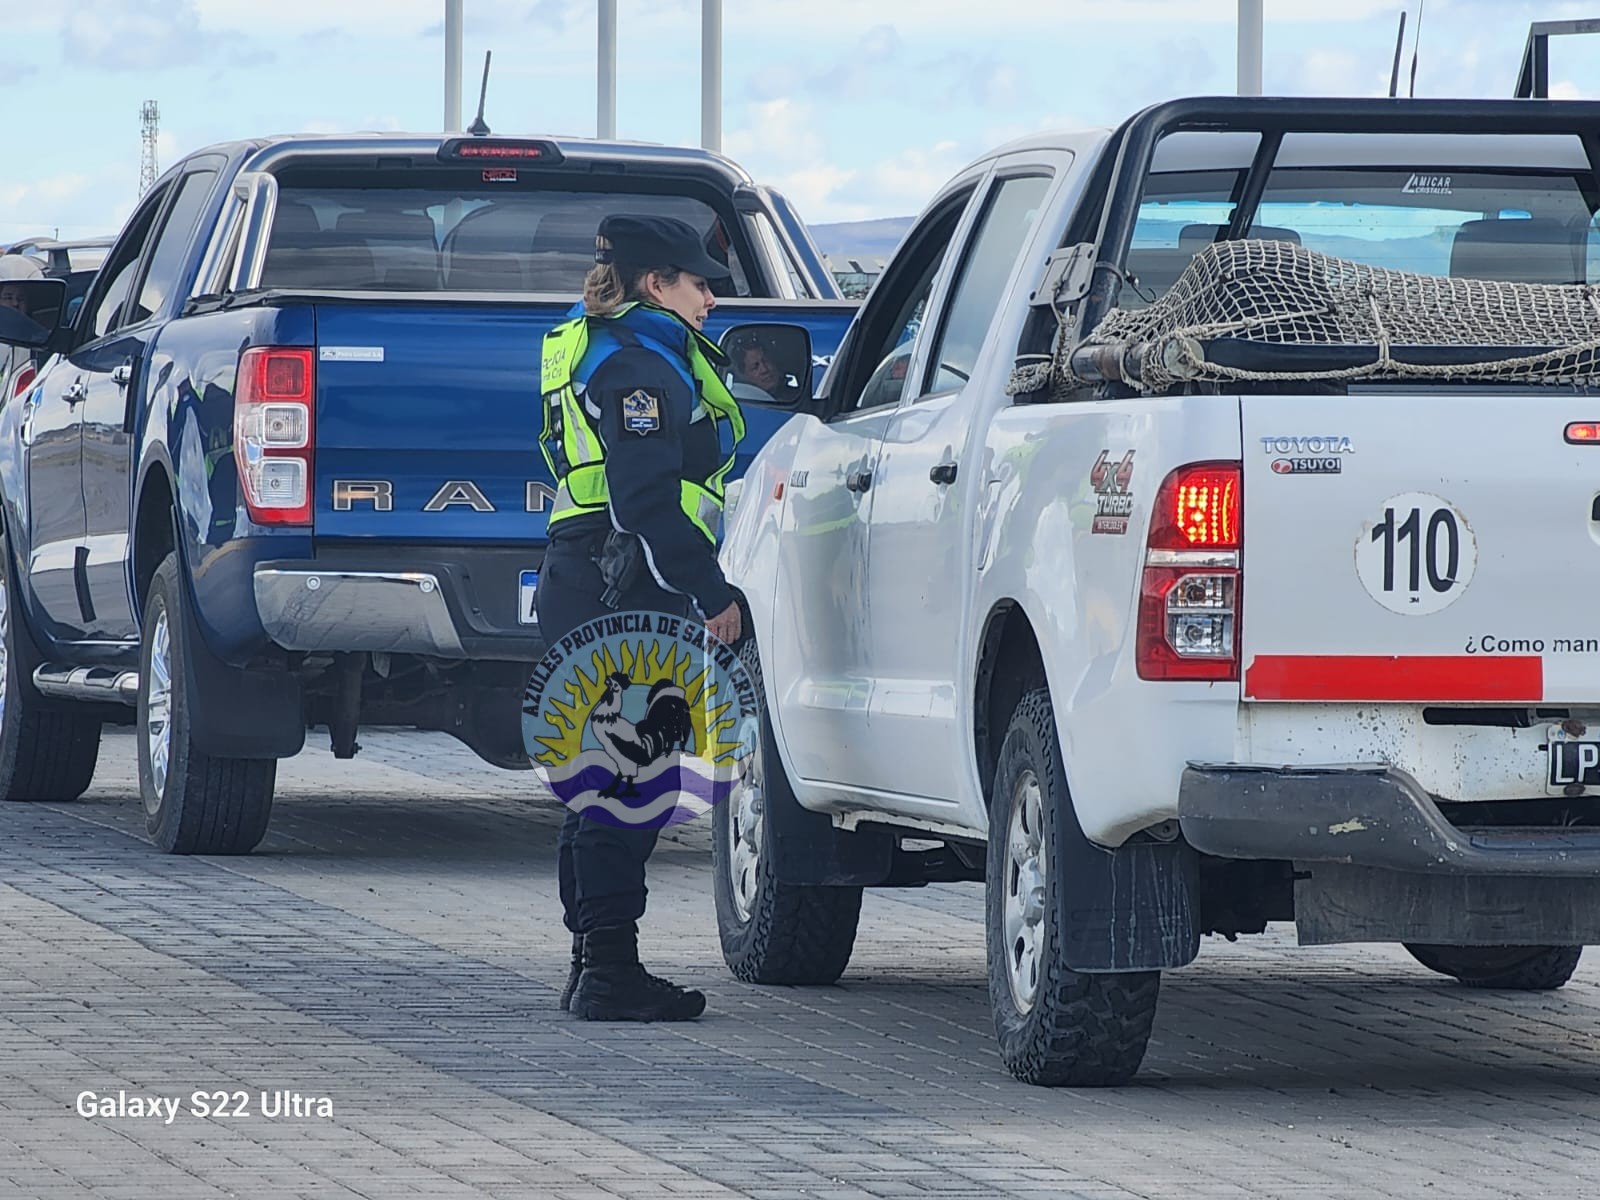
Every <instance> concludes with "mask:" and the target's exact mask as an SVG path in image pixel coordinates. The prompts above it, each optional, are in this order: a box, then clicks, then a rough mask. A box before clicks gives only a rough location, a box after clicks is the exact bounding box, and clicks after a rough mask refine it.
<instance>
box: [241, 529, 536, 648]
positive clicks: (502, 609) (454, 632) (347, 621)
mask: <svg viewBox="0 0 1600 1200" xmlns="http://www.w3.org/2000/svg"><path fill="white" fill-rule="evenodd" d="M540 557H541V555H540V554H539V552H537V551H535V552H533V553H531V554H530V553H528V552H526V551H513V552H511V554H510V555H507V554H505V553H503V552H499V551H478V552H474V553H473V554H471V555H470V556H467V557H454V556H452V557H445V556H443V555H439V556H433V555H427V556H423V555H409V554H399V553H394V552H393V550H392V549H391V550H390V551H389V552H388V553H382V554H378V555H375V554H351V555H341V554H328V555H323V554H319V555H318V556H317V557H316V558H315V559H312V560H278V561H272V562H264V563H260V564H258V565H257V566H256V568H255V572H254V575H253V577H252V585H253V590H254V593H255V602H256V609H257V612H258V613H259V614H260V617H261V624H262V626H263V628H265V629H266V631H267V636H268V637H270V638H271V639H272V641H273V642H274V643H276V644H277V645H279V646H281V647H283V649H285V650H296V651H324V652H329V651H368V652H373V653H388V654H418V655H424V656H427V657H432V658H445V659H474V660H478V659H487V660H500V661H511V662H536V661H537V660H538V659H539V658H540V657H541V656H542V655H543V654H544V649H545V645H544V639H543V638H542V637H541V636H540V635H539V627H538V626H537V625H523V624H520V623H518V622H517V619H516V618H517V595H516V587H517V584H516V581H517V568H518V567H536V566H537V564H538V560H539V558H540ZM502 560H504V561H502ZM530 560H531V561H530Z"/></svg>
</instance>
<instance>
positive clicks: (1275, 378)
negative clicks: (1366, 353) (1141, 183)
mask: <svg viewBox="0 0 1600 1200" xmlns="http://www.w3.org/2000/svg"><path fill="white" fill-rule="evenodd" d="M1057 319H1058V322H1060V325H1061V328H1060V332H1059V335H1058V336H1057V338H1056V341H1055V348H1054V352H1053V355H1052V358H1051V361H1050V362H1049V363H1048V364H1044V363H1039V362H1029V363H1026V364H1019V366H1018V367H1017V368H1016V369H1015V370H1014V371H1013V372H1012V374H1011V378H1010V380H1009V382H1008V386H1007V389H1006V390H1007V393H1008V394H1012V395H1016V394H1020V393H1023V392H1036V391H1041V390H1044V389H1045V388H1047V387H1049V388H1052V389H1070V388H1073V387H1077V386H1081V385H1082V384H1084V383H1086V382H1097V381H1098V380H1099V378H1103V377H1096V378H1095V379H1087V378H1084V377H1082V376H1080V375H1079V374H1078V373H1077V372H1076V371H1074V369H1073V359H1074V358H1075V357H1077V356H1080V355H1081V354H1082V352H1083V351H1085V350H1092V349H1095V348H1102V350H1103V351H1104V352H1109V361H1111V362H1113V363H1116V364H1120V365H1121V367H1122V368H1123V369H1122V371H1121V373H1122V377H1123V378H1124V379H1126V380H1128V381H1129V382H1135V383H1136V384H1137V386H1138V387H1139V389H1140V390H1141V391H1144V392H1160V391H1165V390H1167V389H1169V388H1171V387H1173V386H1174V385H1176V384H1180V383H1187V382H1191V381H1196V380H1204V381H1212V382H1234V381H1253V382H1280V381H1293V380H1329V381H1332V380H1349V379H1379V378H1396V379H1404V378H1429V379H1459V380H1483V381H1494V382H1507V383H1509V382H1517V383H1585V382H1591V381H1600V289H1597V288H1596V287H1594V286H1591V285H1589V284H1546V283H1510V282H1501V281H1498V280H1487V279H1463V278H1454V277H1446V276H1440V275H1422V274H1416V273H1412V272H1407V271H1395V270H1390V269H1388V268H1384V267H1371V266H1367V265H1366V264H1364V263H1357V262H1352V261H1350V260H1348V259H1342V258H1335V257H1333V256H1331V255H1327V254H1321V253H1319V252H1317V251H1315V250H1307V249H1305V248H1304V247H1303V246H1300V245H1297V244H1295V243H1293V242H1280V241H1253V240H1251V241H1227V242H1217V243H1214V244H1212V245H1209V246H1207V247H1205V248H1204V249H1202V250H1201V251H1200V252H1199V253H1197V254H1196V255H1195V256H1194V259H1193V261H1192V262H1190V264H1189V265H1188V267H1187V268H1186V269H1185V270H1184V272H1183V274H1182V275H1180V276H1179V277H1178V280H1177V282H1176V283H1174V284H1173V285H1172V287H1171V288H1170V289H1169V290H1168V291H1167V293H1166V294H1165V295H1164V296H1162V297H1160V298H1159V299H1158V300H1156V301H1155V302H1154V303H1152V304H1150V305H1149V306H1148V307H1144V308H1137V309H1113V310H1112V311H1111V312H1109V313H1108V314H1107V315H1106V317H1105V318H1104V320H1102V321H1101V322H1100V324H1099V325H1098V326H1097V327H1096V328H1095V330H1094V331H1093V332H1092V333H1091V334H1090V335H1089V336H1088V337H1087V338H1085V339H1083V341H1081V342H1078V343H1074V341H1073V339H1072V336H1071V332H1070V326H1069V323H1068V321H1067V319H1066V317H1065V316H1064V314H1060V313H1058V314H1057ZM1218 338H1227V339H1229V340H1230V343H1231V345H1232V347H1233V349H1234V354H1235V357H1242V358H1247V357H1248V352H1247V347H1248V344H1249V343H1255V344H1257V345H1261V346H1273V347H1295V346H1308V347H1309V346H1317V347H1342V346H1349V347H1371V348H1373V350H1374V353H1373V357H1372V359H1371V360H1370V361H1368V362H1364V363H1360V364H1357V365H1354V366H1349V367H1342V368H1336V369H1334V368H1330V369H1321V370H1311V369H1307V370H1293V369H1287V370H1284V369H1279V370H1259V369H1253V368H1250V367H1247V366H1238V365H1231V364H1226V363H1220V362H1215V361H1212V360H1211V359H1210V358H1208V357H1207V354H1206V347H1205V343H1206V342H1207V341H1208V340H1214V339H1218ZM1240 343H1245V344H1246V347H1245V350H1246V352H1245V353H1244V354H1242V355H1241V354H1240V353H1239V349H1240V347H1239V344H1240ZM1531 346H1538V347H1548V349H1541V350H1538V351H1535V352H1531V353H1527V354H1521V355H1517V356H1515V357H1510V358H1499V359H1484V360H1481V361H1469V362H1458V363H1447V364H1440V363H1421V362H1408V361H1406V359H1405V358H1404V357H1403V356H1401V355H1403V350H1402V351H1401V355H1397V353H1396V350H1395V348H1396V347H1402V348H1405V347H1428V348H1437V347H1474V348H1495V347H1507V348H1512V347H1531ZM1107 359H1108V355H1107V354H1106V353H1103V354H1102V355H1101V360H1102V362H1104V361H1107ZM1080 361H1081V359H1080ZM1130 368H1131V369H1130Z"/></svg>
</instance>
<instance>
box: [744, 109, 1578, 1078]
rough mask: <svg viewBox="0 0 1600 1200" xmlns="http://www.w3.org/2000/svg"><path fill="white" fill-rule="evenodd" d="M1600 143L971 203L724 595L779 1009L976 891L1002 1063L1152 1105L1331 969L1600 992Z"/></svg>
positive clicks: (770, 487) (1396, 129)
mask: <svg viewBox="0 0 1600 1200" xmlns="http://www.w3.org/2000/svg"><path fill="white" fill-rule="evenodd" d="M1597 129H1600V105H1593V104H1584V103H1579V102H1550V101H1534V100H1523V101H1504V102H1484V101H1404V100H1370V101H1369V100H1361V101H1355V100H1280V99H1271V100H1261V99H1239V98H1223V99H1212V100H1182V101H1173V102H1171V103H1168V104H1164V105H1160V106H1157V107H1155V108H1153V109H1150V110H1147V111H1145V112H1143V113H1141V114H1139V115H1138V116H1136V117H1134V118H1133V119H1131V120H1130V121H1128V122H1127V123H1125V124H1124V125H1122V126H1121V127H1120V128H1118V129H1107V130H1095V131H1090V132H1083V133H1073V134H1062V135H1055V136H1040V137H1034V138H1030V139H1027V140H1025V141H1021V142H1016V143H1012V144H1011V145H1008V146H1006V147H1004V148H1002V149H1000V150H997V151H995V152H994V153H993V154H991V155H989V156H987V157H985V158H983V159H981V160H979V161H978V162H975V163H973V164H972V165H971V166H970V167H969V168H967V169H966V170H964V171H963V172H962V173H961V174H959V175H958V176H956V177H955V178H954V179H953V180H951V181H950V183H949V184H948V185H947V186H946V187H945V188H944V189H943V190H942V191H941V192H940V193H939V195H938V196H937V198H936V199H935V200H934V201H933V203H932V204H931V206H930V207H929V208H928V209H927V210H926V212H925V213H924V214H923V215H922V216H921V218H920V219H919V221H918V222H917V224H916V225H915V227H914V228H913V229H912V231H911V232H910V233H909V234H908V236H907V238H906V239H905V241H904V242H903V243H902V245H901V247H900V248H899V250H898V251H897V253H896V254H895V256H894V259H893V261H892V262H891V263H890V265H889V266H888V268H887V270H886V271H885V272H884V274H883V276H882V277H881V278H880V280H879V281H878V283H877V284H876V286H875V287H874V289H873V291H872V294H871V296H870V297H869V299H868V300H867V302H866V304H865V305H864V307H863V308H862V310H861V311H860V312H859V314H858V315H857V316H856V318H855V320H854V323H853V324H852V326H851V328H850V331H849V333H848V335H847V336H846V338H845V341H844V342H843V344H842V345H841V348H840V350H839V352H838V355H837V356H836V358H835V360H834V362H833V364H832V367H831V369H830V372H829V375H828V377H827V379H826V380H825V382H824V385H823V388H822V392H823V395H822V396H821V397H820V398H819V401H818V402H817V403H816V404H815V405H814V406H813V407H812V409H811V410H810V411H809V412H807V413H805V414H803V415H799V416H796V417H794V418H792V419H791V420H790V422H789V424H788V425H786V426H785V427H784V428H783V429H782V430H781V431H780V432H779V434H778V436H776V437H775V438H773V439H772V441H771V442H769V443H768V444H767V446H766V447H765V448H764V449H763V450H762V452H761V453H760V455H759V456H758V457H757V458H756V459H755V461H754V463H753V465H752V467H751V469H750V471H749V472H748V474H747V476H746V478H745V481H744V484H743V490H742V494H741V497H740V499H739V502H738V505H737V508H736V511H735V513H734V515H733V517H732V518H731V521H730V524H729V528H728V533H727V539H726V544H725V547H724V549H723V554H722V557H723V562H724V564H725V567H726V569H727V571H728V574H729V577H730V579H731V580H732V581H733V582H734V583H735V585H736V586H737V587H738V588H739V589H741V592H742V595H743V597H744V600H745V603H746V605H747V606H748V610H749V617H750V621H749V628H750V629H751V631H752V636H751V638H750V640H749V641H748V642H747V643H746V645H745V647H744V653H745V656H746V660H747V662H749V663H750V665H751V666H752V667H753V668H755V669H757V670H759V671H760V673H761V676H762V680H763V688H762V691H763V696H764V701H765V704H766V709H767V711H766V714H765V716H766V718H767V719H766V721H765V725H764V734H763V740H762V743H761V752H760V754H759V755H758V756H757V760H756V761H755V762H754V764H753V769H752V771H751V773H750V777H749V779H748V781H747V786H746V787H744V788H743V789H742V790H740V791H739V792H737V793H736V796H735V799H733V800H732V801H730V803H728V804H727V805H724V806H723V808H722V810H721V811H720V814H719V815H718V816H717V818H716V822H717V826H716V830H715V834H716V837H715V846H716V854H717V863H718V870H717V910H718V918H719V925H720V932H721V937H722V945H723V950H724V954H725V957H726V959H727V962H728V963H729V965H730V967H731V968H732V969H733V971H734V972H735V973H736V974H737V975H738V976H739V977H741V978H744V979H747V980H752V981H757V982H768V983H827V982H832V981H833V980H835V979H837V978H838V976H839V975H840V973H841V972H842V971H843V970H844V968H845V966H846V964H847V962H848V960H849V956H850V953H851V949H852V943H853V940H854V937H855V930H856V921H857V916H858V913H859V910H860V904H861V893H862V888H863V887H866V886H907V885H911V886H914V885H917V884H919V883H924V882H927V881H936V880H960V879H970V880H985V881H986V885H987V947H988V963H989V979H990V993H991V997H992V1001H993V1006H994V1016H995V1025H996V1030H997V1033H998V1038H999V1044H1000V1049H1001V1053H1002V1057H1003V1059H1004V1061H1005V1063H1006V1065H1007V1067H1008V1068H1009V1069H1010V1070H1011V1071H1012V1072H1013V1073H1014V1074H1015V1075H1016V1076H1017V1077H1018V1078H1020V1079H1023V1080H1026V1081H1029V1082H1034V1083H1040V1084H1046V1085H1063V1084H1066V1085H1109V1084H1118V1083H1122V1082H1125V1081H1127V1080H1128V1079H1129V1078H1131V1077H1132V1076H1133V1075H1134V1073H1135V1072H1136V1071H1137V1069H1138V1066H1139V1063H1140V1061H1141V1058H1142V1056H1143V1054H1144V1050H1145V1045H1146V1041H1147V1039H1148V1036H1149V1033H1150V1029H1151V1022H1152V1019H1153V1015H1154V1012H1155V1006H1156V995H1157V989H1158V985H1159V980H1160V974H1159V973H1160V972H1161V971H1163V970H1169V969H1173V968H1178V967H1182V966H1184V965H1186V964H1188V963H1189V962H1191V961H1192V960H1193V959H1194V958H1195V957H1196V955H1197V953H1198V951H1199V946H1200V939H1201V935H1202V934H1220V935H1223V936H1225V937H1227V938H1229V939H1230V940H1231V939H1232V938H1234V937H1235V936H1236V935H1238V934H1242V933H1258V932H1262V931H1264V930H1265V929H1266V928H1267V925H1268V923H1269V922H1274V921H1290V920H1292V921H1293V922H1294V923H1295V925H1296V927H1297V931H1298V936H1299V940H1300V942H1301V943H1302V944H1323V943H1330V942H1401V943H1404V944H1405V945H1406V946H1407V947H1408V949H1410V951H1411V952H1412V954H1413V955H1414V956H1415V957H1416V958H1417V959H1418V960H1419V961H1420V962H1421V963H1422V964H1423V965H1425V966H1427V967H1429V968H1431V969H1433V970H1435V971H1438V972H1441V973H1443V974H1446V975H1449V976H1453V977H1455V978H1456V979H1458V980H1460V981H1461V983H1463V984H1466V985H1470V986H1480V987H1502V988H1515V989H1542V988H1553V987H1557V986H1559V985H1561V984H1562V983H1564V982H1565V981H1566V980H1567V978H1568V977H1569V976H1570V975H1571V973H1572V971H1573V969H1574V967H1575V966H1576V964H1577V961H1578V956H1579V954H1580V952H1581V947H1582V946H1583V945H1585V944H1589V943H1595V942H1600V799H1597V798H1600V617H1597V616H1596V614H1595V610H1594V607H1593V602H1594V596H1595V592H1594V591H1593V590H1591V589H1594V588H1595V586H1596V584H1597V583H1600V391H1597V384H1600V365H1597V361H1596V360H1597V356H1600V289H1596V290H1591V287H1590V285H1591V283H1600V271H1597V267H1600V259H1597V258H1596V257H1595V256H1594V254H1593V252H1592V249H1591V248H1592V247H1594V246H1595V238H1594V233H1595V228H1596V226H1595V213H1596V210H1597V208H1600V181H1597V165H1600V138H1597V136H1596V134H1595V132H1594V131H1595V130H1597Z"/></svg>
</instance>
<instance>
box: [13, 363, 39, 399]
mask: <svg viewBox="0 0 1600 1200" xmlns="http://www.w3.org/2000/svg"><path fill="white" fill-rule="evenodd" d="M38 374H39V373H38V371H36V370H35V369H34V366H33V364H32V363H29V364H28V365H27V366H25V367H20V368H18V370H17V378H16V382H14V383H13V384H12V385H11V397H12V399H16V397H18V396H20V395H22V393H23V392H25V391H27V390H28V389H29V388H30V387H32V386H33V381H34V379H36V378H37V377H38Z"/></svg>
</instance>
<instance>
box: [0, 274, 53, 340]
mask: <svg viewBox="0 0 1600 1200" xmlns="http://www.w3.org/2000/svg"><path fill="white" fill-rule="evenodd" d="M66 300H67V282H66V280H64V279H5V280H0V343H4V344H6V345H9V346H26V347H29V348H30V349H35V348H38V347H40V346H43V345H44V344H45V343H47V342H48V341H49V340H50V335H51V334H53V333H54V332H55V331H56V329H57V328H58V327H59V326H60V325H61V310H62V307H63V306H64V305H65V304H66Z"/></svg>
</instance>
